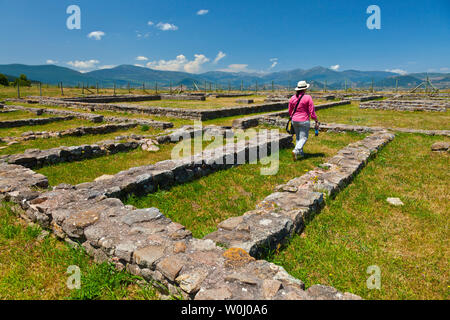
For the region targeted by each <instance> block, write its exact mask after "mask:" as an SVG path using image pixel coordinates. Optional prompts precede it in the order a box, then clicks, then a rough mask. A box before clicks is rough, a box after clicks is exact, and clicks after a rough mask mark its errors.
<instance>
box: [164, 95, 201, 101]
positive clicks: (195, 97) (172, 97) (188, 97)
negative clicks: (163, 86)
mask: <svg viewBox="0 0 450 320" xmlns="http://www.w3.org/2000/svg"><path fill="white" fill-rule="evenodd" d="M161 100H197V101H205V100H206V96H204V95H180V94H161Z"/></svg>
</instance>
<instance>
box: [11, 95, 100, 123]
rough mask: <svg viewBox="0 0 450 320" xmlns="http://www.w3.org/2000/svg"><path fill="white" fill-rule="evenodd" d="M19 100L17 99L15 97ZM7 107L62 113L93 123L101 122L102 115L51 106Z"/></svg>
mask: <svg viewBox="0 0 450 320" xmlns="http://www.w3.org/2000/svg"><path fill="white" fill-rule="evenodd" d="M15 100H19V99H15ZM19 101H21V102H27V101H24V100H19ZM8 108H13V109H17V110H24V111H28V112H34V113H41V114H42V113H48V114H57V115H63V116H70V117H72V118H77V119H82V120H88V121H92V122H94V123H100V122H103V116H102V115H98V114H92V113H81V112H74V111H67V110H58V109H51V108H32V107H24V106H16V105H14V106H8Z"/></svg>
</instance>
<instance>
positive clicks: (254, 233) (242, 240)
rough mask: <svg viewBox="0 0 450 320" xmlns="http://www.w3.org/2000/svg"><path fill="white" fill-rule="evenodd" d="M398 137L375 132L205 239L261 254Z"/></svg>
mask: <svg viewBox="0 0 450 320" xmlns="http://www.w3.org/2000/svg"><path fill="white" fill-rule="evenodd" d="M393 138H394V135H393V134H390V133H387V132H379V133H374V134H372V135H371V136H368V137H367V138H365V139H363V140H361V141H358V142H355V143H351V144H349V145H348V146H347V147H345V148H343V149H341V150H340V151H339V152H338V153H337V155H335V156H334V157H332V158H331V159H329V160H328V161H327V163H325V164H323V165H322V166H320V167H317V168H315V169H313V170H311V171H309V172H308V173H306V174H305V175H303V176H301V177H298V178H294V179H292V180H290V181H289V182H287V183H286V184H284V185H280V186H278V187H277V192H275V193H272V194H271V195H269V196H268V197H266V198H265V199H264V200H263V201H262V202H261V203H259V204H258V205H257V206H256V209H255V210H253V211H249V212H246V213H245V214H244V215H243V216H239V217H232V218H229V219H227V220H225V221H223V222H221V223H220V224H219V225H218V230H217V231H215V232H213V233H211V234H209V235H206V236H205V238H204V239H210V240H213V241H214V242H215V243H217V244H220V245H222V246H225V247H227V248H241V249H243V250H245V251H247V252H248V253H249V254H250V255H251V256H254V257H258V256H259V255H260V254H263V253H265V251H266V250H268V249H274V248H276V247H277V245H278V244H282V243H283V242H284V241H285V240H286V239H287V238H289V237H291V236H292V235H293V234H294V233H298V232H300V231H302V230H303V228H304V226H305V221H308V219H309V218H310V217H311V216H312V215H314V214H316V213H318V212H319V211H320V210H321V208H322V206H323V205H324V195H327V196H330V197H333V196H334V195H335V194H336V193H337V192H339V191H340V190H342V189H343V188H345V187H346V186H347V185H348V184H349V183H350V182H351V181H352V179H353V177H354V176H355V175H356V174H357V173H358V172H359V171H360V170H361V169H362V168H363V167H364V166H365V165H366V163H367V161H368V160H369V158H370V157H371V156H372V155H374V154H375V153H376V152H377V151H378V150H379V149H381V148H382V147H383V146H384V145H385V144H387V143H388V142H390V141H391V140H392V139H393Z"/></svg>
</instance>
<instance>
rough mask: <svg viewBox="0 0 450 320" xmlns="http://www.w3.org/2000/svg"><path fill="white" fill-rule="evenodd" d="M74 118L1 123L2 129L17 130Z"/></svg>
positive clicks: (20, 120) (5, 121) (21, 120)
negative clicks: (17, 128)
mask: <svg viewBox="0 0 450 320" xmlns="http://www.w3.org/2000/svg"><path fill="white" fill-rule="evenodd" d="M73 118H74V117H73V116H65V117H51V118H34V119H33V118H32V119H18V120H4V121H0V128H15V127H25V126H38V125H43V124H47V123H52V122H58V121H67V120H72V119H73Z"/></svg>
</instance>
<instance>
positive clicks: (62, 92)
mask: <svg viewBox="0 0 450 320" xmlns="http://www.w3.org/2000/svg"><path fill="white" fill-rule="evenodd" d="M61 95H62V96H63V95H64V89H63V83H62V81H61Z"/></svg>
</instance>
